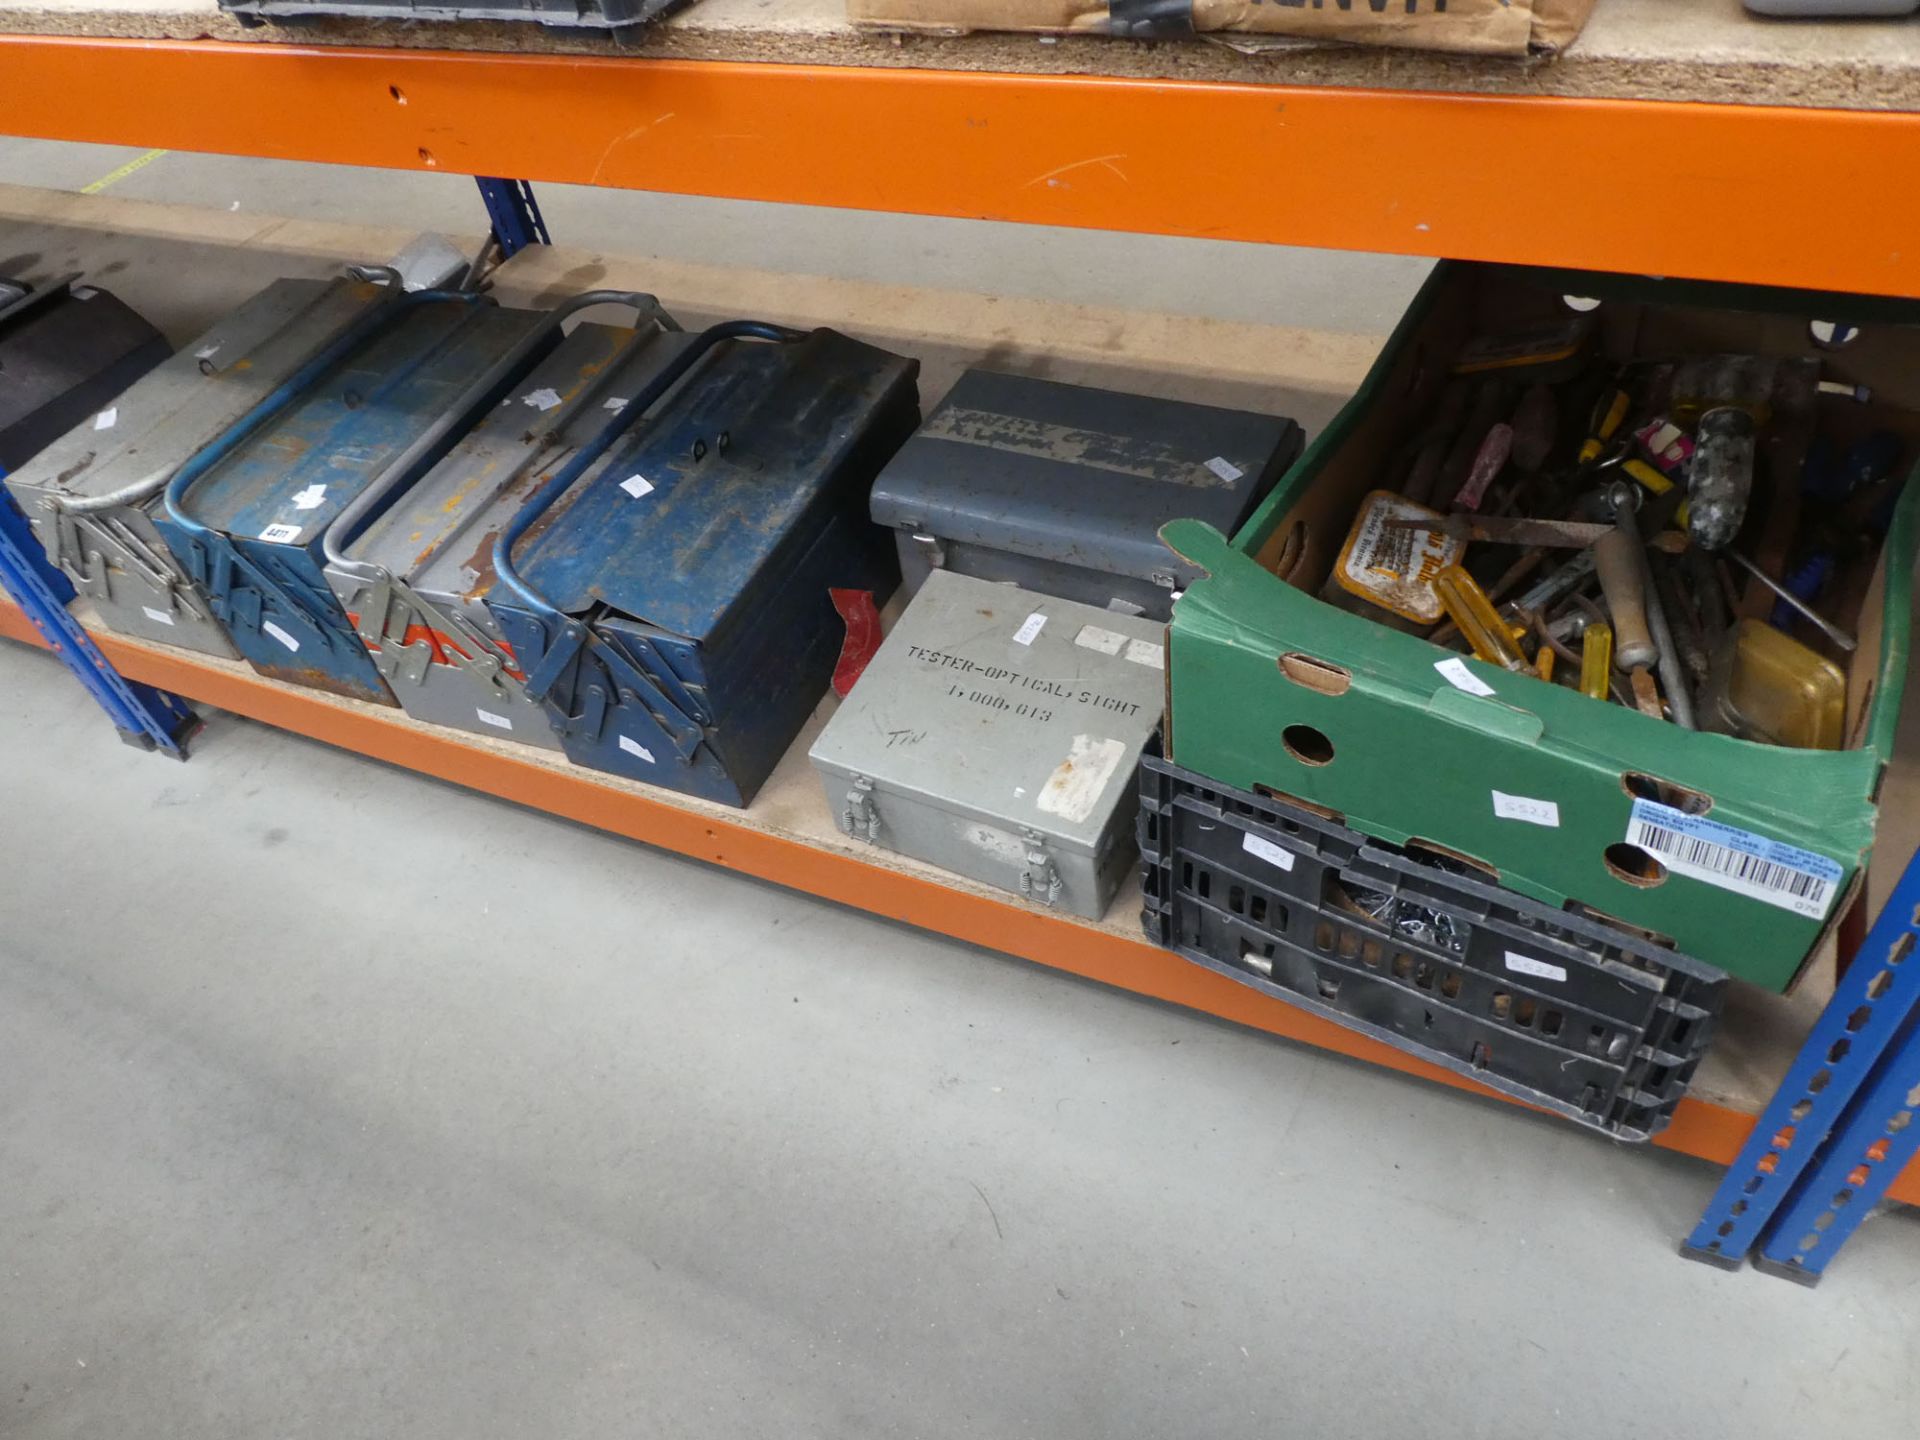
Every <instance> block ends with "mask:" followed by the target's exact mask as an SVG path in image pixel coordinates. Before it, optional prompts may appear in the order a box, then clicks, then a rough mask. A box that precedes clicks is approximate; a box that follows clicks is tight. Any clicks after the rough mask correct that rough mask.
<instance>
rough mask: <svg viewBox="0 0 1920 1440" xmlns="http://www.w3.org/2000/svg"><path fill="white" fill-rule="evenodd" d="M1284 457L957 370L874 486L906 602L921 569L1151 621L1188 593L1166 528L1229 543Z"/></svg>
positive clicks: (1182, 416) (1013, 380)
mask: <svg viewBox="0 0 1920 1440" xmlns="http://www.w3.org/2000/svg"><path fill="white" fill-rule="evenodd" d="M1299 453H1300V427H1299V426H1298V425H1296V424H1294V423H1293V421H1291V420H1289V419H1286V418H1285V417H1283V416H1276V415H1254V414H1250V413H1248V412H1246V411H1242V410H1223V409H1220V408H1218V407H1217V406H1213V405H1194V404H1189V403H1187V402H1185V401H1181V400H1163V399H1159V398H1156V397H1154V396H1150V395H1123V394H1121V393H1119V392H1117V391H1113V390H1094V389H1089V388H1088V387H1086V386H1083V385H1062V384H1060V383H1059V382H1058V381H1054V380H1034V379H1030V378H1028V377H1027V376H1024V375H1001V374H996V373H995V372H993V371H991V370H969V371H967V372H966V374H964V375H962V376H961V377H960V380H959V383H958V384H956V385H955V386H954V387H953V389H952V390H951V391H949V392H948V394H947V398H946V399H945V400H943V401H941V403H940V405H939V408H937V409H936V410H935V411H934V412H933V413H932V414H931V415H929V416H928V417H927V420H926V423H925V424H924V425H922V426H921V427H920V429H919V431H918V432H917V433H916V434H915V435H914V437H913V438H912V439H911V440H909V441H908V442H907V443H906V444H905V445H904V446H902V447H901V449H900V453H899V454H897V455H895V456H894V457H893V459H892V461H890V462H889V463H888V465H887V468H886V469H885V470H883V471H882V472H881V474H880V478H879V479H878V480H877V481H875V482H874V487H873V518H874V521H875V522H876V523H877V524H881V525H885V526H887V527H888V528H889V529H891V530H893V531H894V533H895V536H896V541H897V544H898V545H899V548H900V573H901V577H902V579H903V580H904V581H905V583H906V586H907V590H908V593H909V594H911V593H912V592H913V591H914V590H917V589H918V588H919V586H920V582H921V581H922V580H924V579H925V578H926V576H927V572H928V571H929V570H932V569H936V568H939V569H947V570H957V571H959V572H960V573H961V574H963V575H973V576H977V577H978V578H980V579H982V580H1010V581H1012V582H1013V583H1015V584H1016V585H1024V586H1026V587H1027V588H1028V589H1030V590H1038V591H1040V592H1041V593H1043V594H1047V595H1061V596H1065V597H1066V598H1068V599H1072V600H1079V601H1083V602H1084V603H1086V604H1088V605H1096V606H1099V607H1101V608H1103V609H1104V608H1111V609H1113V610H1116V611H1119V612H1121V613H1123V614H1130V615H1146V616H1147V617H1148V618H1150V619H1154V620H1161V621H1164V620H1166V619H1168V618H1169V617H1170V616H1171V614H1172V611H1173V596H1174V593H1175V592H1176V591H1178V590H1181V589H1184V588H1185V587H1186V586H1187V584H1188V583H1189V582H1190V581H1192V580H1194V579H1196V578H1197V577H1198V572H1197V571H1195V570H1194V569H1193V567H1192V566H1191V565H1189V564H1188V563H1187V562H1186V561H1184V560H1182V559H1181V558H1180V557H1179V556H1177V555H1175V554H1174V553H1173V552H1172V551H1171V550H1169V549H1167V547H1166V546H1164V545H1162V544H1161V543H1160V527H1161V526H1162V525H1164V524H1166V523H1167V522H1168V521H1169V520H1185V519H1200V520H1206V521H1207V522H1208V523H1209V524H1211V525H1213V526H1214V527H1215V528H1216V529H1218V530H1220V531H1222V532H1224V533H1226V534H1229V535H1231V534H1232V533H1233V532H1234V530H1236V529H1237V528H1238V527H1239V524H1240V522H1241V521H1242V520H1244V519H1245V518H1246V517H1247V516H1248V515H1249V514H1250V513H1252V511H1253V508H1254V507H1255V506H1256V505H1258V504H1259V503H1260V501H1261V500H1262V499H1263V498H1265V496H1266V494H1267V492H1268V491H1269V490H1271V489H1272V488H1273V485H1274V482H1275V481H1276V480H1278V479H1279V478H1280V475H1281V473H1282V472H1283V471H1285V469H1286V468H1287V467H1288V466H1289V465H1291V464H1292V463H1293V461H1294V458H1295V457H1296V456H1298V455H1299Z"/></svg>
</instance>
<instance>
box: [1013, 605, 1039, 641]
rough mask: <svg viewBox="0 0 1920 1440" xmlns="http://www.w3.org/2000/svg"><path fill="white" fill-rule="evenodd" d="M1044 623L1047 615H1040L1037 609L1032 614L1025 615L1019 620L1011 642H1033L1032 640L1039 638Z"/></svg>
mask: <svg viewBox="0 0 1920 1440" xmlns="http://www.w3.org/2000/svg"><path fill="white" fill-rule="evenodd" d="M1046 624H1047V617H1046V616H1044V615H1042V614H1041V613H1040V612H1039V611H1038V610H1036V611H1034V612H1033V614H1031V615H1029V616H1027V618H1026V619H1025V620H1024V621H1022V622H1021V625H1020V628H1019V629H1018V630H1016V631H1014V632H1013V643H1014V644H1016V645H1031V644H1033V642H1034V641H1035V640H1036V639H1038V638H1039V635H1040V632H1041V631H1042V630H1044V629H1045V628H1046Z"/></svg>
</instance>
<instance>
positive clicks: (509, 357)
mask: <svg viewBox="0 0 1920 1440" xmlns="http://www.w3.org/2000/svg"><path fill="white" fill-rule="evenodd" d="M596 305H625V306H628V307H629V308H631V309H633V310H635V311H637V312H638V313H637V314H636V315H635V317H634V318H635V324H636V327H637V326H638V325H642V324H645V323H646V322H648V321H651V322H653V323H654V324H656V325H658V326H659V327H660V328H661V329H662V330H665V331H674V330H678V329H679V328H680V325H679V322H678V321H676V320H675V319H674V318H673V317H672V316H671V315H669V314H668V313H667V312H666V310H665V309H664V308H662V306H661V304H660V302H659V301H658V300H657V299H655V298H654V297H653V296H651V295H648V294H646V293H645V292H643V291H639V290H588V291H584V292H583V293H581V294H579V295H575V296H574V297H573V298H572V299H571V300H565V301H562V302H561V303H560V304H559V305H557V306H555V307H554V308H553V309H552V310H550V311H548V312H547V317H546V319H545V320H544V321H543V322H542V323H541V324H540V326H539V327H538V328H537V329H535V330H533V331H530V332H529V333H528V334H527V335H525V336H523V337H522V338H521V339H520V341H519V342H518V343H517V344H516V345H514V347H513V348H512V349H511V350H509V351H508V352H507V353H506V354H505V355H503V356H501V357H500V359H498V360H496V361H495V362H494V363H493V364H492V365H491V366H489V367H488V368H487V369H486V371H484V372H483V373H482V374H481V376H480V378H479V379H477V380H475V381H474V382H473V383H472V384H471V385H469V386H468V387H467V388H466V389H465V390H464V391H463V392H462V393H461V395H460V398H459V399H457V400H455V401H454V402H453V404H451V405H449V406H448V407H447V408H446V410H445V411H443V412H442V413H441V414H440V415H439V416H437V417H436V418H435V419H434V422H433V424H431V425H430V426H428V427H427V429H426V430H425V431H424V432H423V433H422V434H421V435H420V436H419V438H417V439H416V440H415V441H414V442H413V443H412V444H411V445H409V446H407V448H406V449H405V450H403V451H401V452H400V454H399V455H397V456H395V457H394V459H393V460H392V461H391V462H389V463H388V465H387V467H386V468H385V469H384V470H382V471H381V472H380V473H379V474H378V475H377V476H375V477H374V480H373V483H372V484H371V485H369V486H367V488H366V489H364V490H362V491H361V492H360V493H359V494H358V495H357V496H355V497H354V500H353V503H352V504H350V505H349V506H347V508H346V509H344V510H342V511H341V512H340V513H339V515H338V516H336V517H335V518H334V522H333V523H332V524H331V525H329V526H328V527H327V529H326V533H325V534H324V535H323V536H322V537H321V541H320V544H321V549H322V550H323V551H324V552H325V554H326V563H327V564H329V565H332V566H334V567H336V568H337V569H340V570H344V571H346V572H347V573H348V574H349V575H352V576H354V577H355V578H357V579H360V580H366V581H375V580H379V579H383V578H387V575H388V572H387V570H386V568H385V567H384V566H380V565H374V564H370V563H369V562H367V561H365V560H356V559H353V558H352V557H350V556H349V555H348V554H347V553H346V548H347V546H348V545H350V544H352V543H353V542H354V540H356V539H357V538H359V534H360V531H361V530H363V529H365V528H366V525H367V523H368V522H369V521H370V520H372V519H373V517H374V516H375V515H377V514H378V513H379V512H380V510H381V509H382V508H383V506H384V505H385V503H386V500H387V498H388V497H389V496H390V495H392V494H393V492H394V491H395V490H397V489H399V488H400V487H401V486H402V485H405V484H407V483H408V482H409V481H410V480H411V479H412V478H413V472H414V471H415V470H417V469H418V468H419V466H420V464H421V462H422V461H423V460H424V459H425V458H426V457H427V456H429V455H431V454H433V453H434V452H435V451H436V450H437V449H438V448H439V446H440V445H441V443H442V442H443V441H444V440H445V439H446V438H447V436H448V435H450V434H453V433H455V432H456V431H459V432H463V433H464V432H465V431H467V430H469V429H471V428H472V427H473V426H474V425H475V424H477V423H478V422H479V419H480V414H481V411H482V410H484V409H485V408H486V407H487V406H488V405H489V404H491V403H492V401H493V397H494V395H495V394H496V393H497V392H499V391H500V390H503V389H505V388H506V387H507V386H508V385H511V384H513V382H514V381H516V380H518V379H519V378H520V375H521V372H522V371H524V370H525V369H526V368H527V367H528V366H529V365H530V364H531V363H532V362H533V361H534V360H536V359H538V358H539V354H540V349H541V347H542V346H543V345H545V344H546V343H547V341H548V340H549V339H551V338H552V336H553V333H554V332H555V331H556V330H558V329H559V328H560V327H561V325H562V324H564V323H565V322H566V321H567V320H569V319H571V318H572V317H573V316H575V315H577V314H579V313H580V312H581V311H582V310H590V309H592V308H593V307H594V306H596Z"/></svg>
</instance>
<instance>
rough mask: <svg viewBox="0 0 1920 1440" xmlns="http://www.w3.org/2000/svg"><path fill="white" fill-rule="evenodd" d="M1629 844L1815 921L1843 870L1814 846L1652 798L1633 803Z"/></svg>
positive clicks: (1674, 867)
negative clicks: (1785, 841)
mask: <svg viewBox="0 0 1920 1440" xmlns="http://www.w3.org/2000/svg"><path fill="white" fill-rule="evenodd" d="M1627 843H1628V844H1630V845H1637V846H1639V847H1640V848H1641V849H1642V850H1645V851H1646V852H1647V853H1648V854H1649V855H1652V856H1653V857H1654V858H1655V859H1657V860H1659V861H1660V863H1661V864H1663V865H1665V866H1666V867H1667V869H1669V870H1670V871H1672V872H1673V873H1674V874H1676V875H1686V876H1689V877H1691V878H1692V879H1695V880H1703V881H1705V882H1706V883H1707V884H1709V885H1717V886H1718V887H1719V888H1720V889H1722V890H1731V891H1733V892H1734V893H1735V894H1738V895H1745V896H1746V897H1747V898H1749V899H1751V900H1760V901H1764V902H1765V903H1766V904H1768V905H1777V906H1779V907H1780V908H1781V909H1782V910H1791V911H1792V912H1793V913H1794V914H1796V915H1805V916H1807V917H1808V918H1809V919H1813V920H1824V919H1826V917H1827V911H1828V910H1830V909H1831V908H1832V907H1833V900H1834V896H1835V894H1836V893H1837V892H1838V890H1839V887H1840V877H1841V876H1842V875H1843V874H1844V873H1845V871H1844V870H1843V869H1842V868H1841V866H1840V865H1839V863H1838V862H1837V861H1833V860H1829V859H1828V858H1827V857H1826V856H1824V855H1816V854H1814V853H1813V852H1812V851H1811V850H1802V849H1800V848H1799V847H1798V846H1797V845H1783V844H1781V843H1780V842H1779V841H1777V840H1768V839H1767V838H1765V837H1764V836H1761V835H1755V834H1754V833H1753V832H1752V831H1750V830H1736V829H1735V828H1734V827H1733V826H1731V825H1722V824H1721V823H1720V822H1719V821H1717V820H1709V819H1707V818H1706V817H1704V816H1701V815H1689V814H1687V813H1686V812H1685V811H1682V810H1675V809H1674V808H1673V807H1672V806H1669V805H1658V804H1655V803H1654V802H1653V801H1651V800H1636V801H1634V802H1633V814H1632V816H1631V817H1630V818H1629V819H1628V821H1627Z"/></svg>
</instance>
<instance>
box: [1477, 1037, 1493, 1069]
mask: <svg viewBox="0 0 1920 1440" xmlns="http://www.w3.org/2000/svg"><path fill="white" fill-rule="evenodd" d="M1472 1059H1473V1068H1474V1069H1476V1070H1484V1069H1486V1068H1487V1066H1488V1065H1490V1064H1491V1063H1492V1062H1493V1051H1492V1050H1490V1049H1488V1048H1487V1042H1486V1041H1484V1040H1476V1041H1474V1042H1473V1054H1472Z"/></svg>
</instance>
